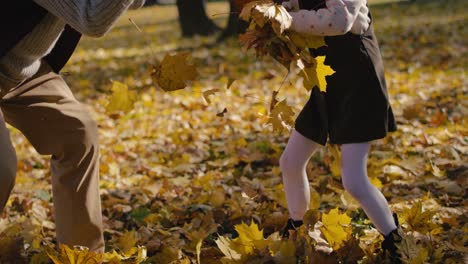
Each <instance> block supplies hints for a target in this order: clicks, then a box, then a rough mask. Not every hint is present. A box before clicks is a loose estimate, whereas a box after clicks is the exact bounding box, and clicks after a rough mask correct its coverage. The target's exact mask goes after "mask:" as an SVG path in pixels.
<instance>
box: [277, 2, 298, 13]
mask: <svg viewBox="0 0 468 264" xmlns="http://www.w3.org/2000/svg"><path fill="white" fill-rule="evenodd" d="M281 4H282V5H283V6H284V8H286V10H288V11H297V10H299V0H290V1H285V2H283V3H281Z"/></svg>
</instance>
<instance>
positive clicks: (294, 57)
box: [239, 0, 334, 92]
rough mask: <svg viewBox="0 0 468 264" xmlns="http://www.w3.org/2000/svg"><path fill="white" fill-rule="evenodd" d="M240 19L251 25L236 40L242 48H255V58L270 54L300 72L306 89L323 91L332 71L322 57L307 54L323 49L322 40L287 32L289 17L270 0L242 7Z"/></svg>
mask: <svg viewBox="0 0 468 264" xmlns="http://www.w3.org/2000/svg"><path fill="white" fill-rule="evenodd" d="M240 18H241V19H243V20H245V21H247V22H249V23H250V24H249V27H248V29H247V31H246V32H245V33H244V34H242V35H241V36H240V37H239V40H240V42H241V43H242V45H243V47H244V49H246V50H248V49H252V48H253V49H255V52H256V55H257V56H258V57H262V56H265V55H270V56H271V57H273V58H274V59H275V60H277V61H278V62H279V63H281V64H282V65H283V66H284V67H286V68H287V69H288V70H289V71H290V72H291V71H293V70H294V69H299V70H300V75H301V76H302V77H303V79H304V88H306V89H307V90H310V89H311V88H313V87H315V86H317V87H318V88H319V89H320V90H321V91H323V92H325V91H326V86H327V84H326V81H325V76H328V75H331V74H333V73H334V71H333V70H332V69H331V68H330V67H329V66H327V65H325V64H324V61H325V57H323V56H319V57H313V56H312V55H311V53H310V51H309V49H317V48H320V47H323V46H325V41H324V38H323V37H320V36H313V35H303V34H299V33H297V32H294V31H290V30H288V29H289V28H290V27H291V24H292V17H291V15H290V14H289V13H288V11H287V10H286V9H285V8H284V7H283V6H282V5H278V4H275V3H274V2H273V1H272V0H259V1H253V2H249V3H247V4H245V5H244V8H243V9H242V12H241V14H240Z"/></svg>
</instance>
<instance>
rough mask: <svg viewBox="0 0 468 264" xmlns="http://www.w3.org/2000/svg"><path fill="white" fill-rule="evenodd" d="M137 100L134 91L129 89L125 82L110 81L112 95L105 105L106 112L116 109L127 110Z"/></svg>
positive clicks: (130, 108)
mask: <svg viewBox="0 0 468 264" xmlns="http://www.w3.org/2000/svg"><path fill="white" fill-rule="evenodd" d="M136 100H137V94H136V92H135V91H130V90H129V89H128V86H127V85H126V84H123V83H120V82H112V95H111V97H110V98H109V104H108V105H107V107H106V110H107V112H108V113H113V112H117V111H122V112H129V111H130V110H132V109H133V105H134V104H135V102H136Z"/></svg>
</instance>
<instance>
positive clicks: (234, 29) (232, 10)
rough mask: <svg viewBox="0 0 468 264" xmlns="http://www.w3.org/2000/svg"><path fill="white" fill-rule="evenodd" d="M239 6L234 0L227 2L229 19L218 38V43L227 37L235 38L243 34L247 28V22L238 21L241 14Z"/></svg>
mask: <svg viewBox="0 0 468 264" xmlns="http://www.w3.org/2000/svg"><path fill="white" fill-rule="evenodd" d="M240 9H241V8H240V6H239V4H236V1H235V0H229V19H228V23H227V26H226V28H225V29H224V30H223V33H221V36H219V38H218V41H223V40H225V39H227V38H229V37H234V36H237V35H239V34H241V33H244V32H245V30H246V29H247V27H248V26H249V25H248V23H247V22H245V21H242V20H240V19H239V14H240V12H241V10H240Z"/></svg>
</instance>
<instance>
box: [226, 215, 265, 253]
mask: <svg viewBox="0 0 468 264" xmlns="http://www.w3.org/2000/svg"><path fill="white" fill-rule="evenodd" d="M235 230H236V231H237V233H238V234H239V237H237V238H235V239H233V240H232V241H231V244H230V247H231V248H232V249H233V250H234V251H236V252H239V253H240V254H241V255H250V254H252V253H253V252H254V249H255V248H257V246H258V247H264V246H265V245H264V238H263V230H259V229H258V225H257V224H255V223H254V222H253V221H252V223H251V224H250V225H246V224H245V223H242V224H240V225H236V226H235Z"/></svg>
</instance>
